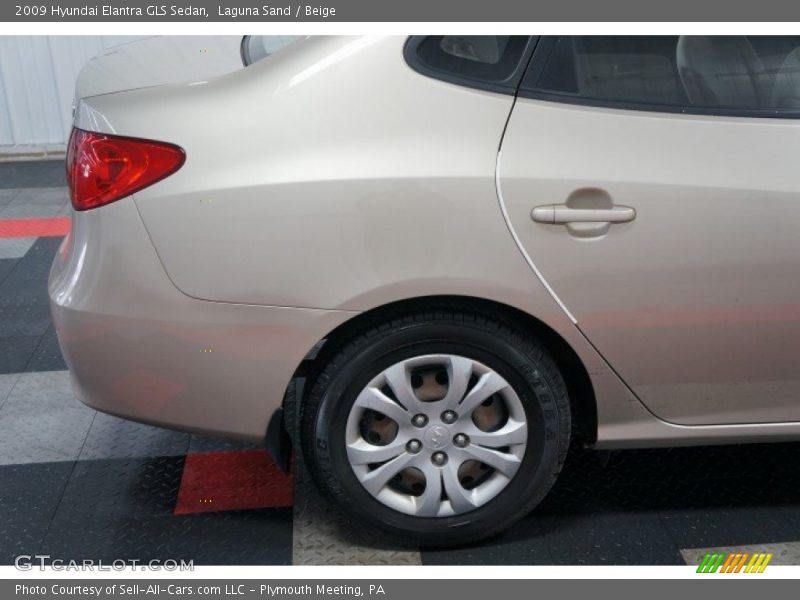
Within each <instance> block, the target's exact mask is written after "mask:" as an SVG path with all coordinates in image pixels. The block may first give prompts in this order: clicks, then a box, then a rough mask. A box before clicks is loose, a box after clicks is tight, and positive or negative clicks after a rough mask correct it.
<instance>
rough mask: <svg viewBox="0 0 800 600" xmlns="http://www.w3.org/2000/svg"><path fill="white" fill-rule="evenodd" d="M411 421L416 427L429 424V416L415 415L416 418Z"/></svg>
mask: <svg viewBox="0 0 800 600" xmlns="http://www.w3.org/2000/svg"><path fill="white" fill-rule="evenodd" d="M411 423H412V424H413V425H414V427H425V425H427V424H428V417H426V416H425V415H423V414H419V415H414V418H412V419H411Z"/></svg>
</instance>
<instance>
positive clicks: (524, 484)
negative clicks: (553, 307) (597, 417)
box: [300, 310, 571, 547]
mask: <svg viewBox="0 0 800 600" xmlns="http://www.w3.org/2000/svg"><path fill="white" fill-rule="evenodd" d="M435 353H450V354H459V355H462V356H467V357H469V358H472V359H474V360H478V361H480V362H482V363H483V364H485V365H487V366H488V367H490V368H491V369H493V370H495V371H496V372H497V373H499V374H500V375H501V376H503V377H504V378H505V379H506V381H507V382H508V383H509V384H510V385H511V387H512V388H513V389H514V391H515V392H516V393H517V395H518V396H519V398H520V400H521V401H522V404H523V406H524V409H525V412H526V416H527V419H528V442H527V447H526V450H525V455H524V457H523V459H522V464H521V466H520V467H519V470H518V471H517V473H516V475H515V476H514V477H513V479H512V480H511V481H510V482H509V483H508V485H507V486H506V488H505V489H503V491H501V492H500V493H499V494H498V495H497V496H496V497H495V498H493V499H492V500H490V501H489V502H488V503H487V504H485V505H483V506H481V507H479V508H477V509H475V510H472V511H470V512H466V513H463V514H458V515H454V516H450V517H438V518H422V517H415V516H412V515H407V514H403V513H400V512H397V511H395V510H393V509H391V508H389V507H387V506H385V505H384V504H382V503H381V502H380V501H378V500H377V499H375V498H374V497H373V496H372V495H371V494H370V493H369V492H367V491H366V490H365V489H364V488H363V487H362V485H361V483H360V482H359V481H358V479H357V478H356V476H355V475H354V473H353V471H352V468H351V467H350V463H349V462H348V460H347V454H346V448H345V443H344V439H345V437H344V436H345V426H346V422H347V417H348V414H349V412H350V408H351V406H352V404H353V402H354V401H355V398H356V396H357V395H358V393H359V392H360V391H361V390H362V389H363V387H364V386H365V385H366V384H367V383H368V382H369V381H370V380H371V379H372V378H373V377H374V376H375V375H376V374H378V373H380V371H382V370H383V369H385V368H387V367H388V366H390V365H392V364H394V363H396V362H398V361H400V360H403V359H405V358H409V357H411V356H418V355H422V354H435ZM306 396H307V397H306V398H305V401H304V403H303V405H302V407H301V422H300V434H301V436H300V437H301V446H302V449H303V453H304V456H305V460H306V464H307V466H308V468H309V471H310V473H311V475H312V477H313V479H314V481H315V482H316V484H317V485H318V487H319V488H320V489H321V491H322V492H323V494H324V495H325V496H327V497H328V498H329V499H331V500H333V501H334V502H335V503H336V504H338V505H339V507H340V508H341V509H342V511H344V513H345V514H346V515H347V516H348V517H349V519H350V520H351V521H352V522H354V523H356V524H358V525H361V526H362V527H366V528H368V530H370V531H371V532H373V533H375V532H376V531H377V532H382V533H383V534H384V535H388V536H389V538H390V539H391V540H392V541H394V542H397V543H401V544H404V545H406V544H413V545H418V546H423V547H433V546H453V545H460V544H465V543H468V542H474V541H477V540H480V539H483V538H486V537H489V536H492V535H495V534H497V533H499V532H501V531H503V530H504V529H506V528H508V527H509V526H510V525H511V524H512V523H514V522H515V521H517V520H518V519H520V518H522V517H523V516H525V515H526V514H527V513H529V512H530V511H531V510H532V509H533V508H534V507H535V506H536V505H537V504H539V502H540V501H541V500H542V499H543V498H544V497H545V495H546V494H547V492H548V491H549V490H550V488H551V486H552V485H553V482H554V481H555V479H556V477H557V476H558V473H559V471H560V470H561V467H562V464H563V462H564V459H565V457H566V454H567V450H568V448H569V441H570V429H571V417H570V403H569V398H568V396H567V390H566V386H565V384H564V380H563V378H562V376H561V374H560V373H559V371H558V369H557V367H556V365H555V363H554V362H553V360H552V359H551V358H550V356H549V355H548V354H547V352H546V351H545V350H544V349H543V347H542V346H541V345H540V344H539V343H538V342H537V341H536V339H535V338H533V337H532V336H530V335H527V334H526V333H525V331H524V325H523V324H522V323H519V322H516V321H515V320H514V319H511V318H508V317H506V316H504V315H503V314H501V313H500V314H497V315H492V316H486V315H481V314H477V313H475V312H471V311H469V310H437V311H425V312H417V313H412V314H405V315H403V316H401V317H400V316H398V317H395V318H387V319H386V320H385V321H383V322H381V323H379V324H376V325H373V326H372V327H371V328H369V329H367V330H363V331H361V332H360V333H358V334H356V335H355V336H354V337H353V338H352V339H350V340H349V341H348V342H346V343H343V344H342V345H341V346H340V347H339V348H338V349H336V350H334V351H333V352H332V353H329V355H328V358H327V360H326V361H325V364H324V365H323V366H322V367H321V370H320V371H319V373H318V375H317V376H316V377H315V378H314V380H313V382H312V383H311V385H310V390H309V391H308V393H307V394H306Z"/></svg>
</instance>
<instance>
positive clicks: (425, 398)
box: [50, 36, 800, 544]
mask: <svg viewBox="0 0 800 600" xmlns="http://www.w3.org/2000/svg"><path fill="white" fill-rule="evenodd" d="M165 60H166V58H165ZM99 61H100V62H99V64H98V63H97V62H96V63H94V64H93V66H91V67H90V68H87V69H86V70H85V71H84V73H83V74H82V76H81V79H80V81H79V84H78V90H79V93H78V103H77V106H76V114H75V130H74V132H73V135H72V139H71V142H70V147H69V156H68V161H67V162H68V165H67V167H68V176H69V181H70V186H71V193H72V203H73V205H74V208H75V211H74V213H73V230H72V232H71V234H70V235H69V237H68V238H67V239H66V240H65V242H64V245H63V246H62V249H61V251H60V253H59V255H58V256H57V258H56V261H55V264H54V266H53V270H52V275H51V280H50V295H51V298H52V306H53V312H54V316H55V320H56V323H57V328H58V333H59V338H60V341H61V344H62V347H63V350H64V354H65V356H66V360H67V362H68V364H69V367H70V369H71V371H72V374H73V378H74V382H75V385H76V388H77V390H78V391H79V393H80V394H81V396H82V397H83V399H84V400H85V401H86V402H87V403H88V404H89V405H91V406H93V407H95V408H97V409H99V410H103V411H107V412H110V413H113V414H116V415H120V416H123V417H127V418H130V419H135V420H138V421H143V422H147V423H152V424H156V425H163V426H167V427H174V428H179V429H185V430H189V431H196V432H206V433H212V434H218V435H224V436H230V437H234V438H240V439H244V440H263V439H264V438H265V436H266V438H267V443H268V446H269V447H270V448H271V449H272V450H273V452H274V453H275V454H276V456H277V457H278V459H279V460H281V461H283V460H285V456H286V452H287V446H286V442H285V441H284V439H285V437H286V436H285V434H284V433H283V432H284V431H285V430H289V431H290V432H291V433H292V434H293V437H294V444H295V447H298V446H299V447H300V448H302V451H303V453H304V456H305V457H306V460H307V463H308V465H309V468H310V470H311V472H312V475H313V477H314V478H315V480H316V482H317V484H318V485H319V486H320V488H321V489H322V490H323V491H324V492H326V494H327V496H328V497H329V498H331V499H332V500H334V501H335V502H337V503H338V504H339V505H340V506H341V508H342V509H343V510H344V511H346V512H347V513H348V514H349V515H350V517H351V518H352V519H353V520H355V521H356V522H358V523H360V524H362V525H364V526H366V527H370V528H374V529H378V530H381V531H384V532H388V533H389V534H391V535H392V536H393V537H394V538H395V539H399V540H404V541H407V542H417V543H422V544H455V543H461V542H465V541H469V540H475V539H478V538H480V537H483V536H487V535H491V534H493V533H495V532H498V531H500V530H502V529H503V528H505V527H508V526H509V524H511V523H512V522H514V521H515V520H516V519H518V518H520V517H521V516H522V515H524V514H525V513H526V512H527V511H529V510H530V509H532V508H533V507H534V506H536V504H537V503H538V502H539V501H540V500H541V499H542V498H543V497H544V496H545V494H546V493H547V491H548V489H549V488H550V486H551V484H552V483H553V481H554V480H555V478H556V476H557V475H558V473H559V470H560V469H561V466H562V463H563V462H564V460H565V456H566V454H567V449H568V447H569V446H570V444H571V443H584V444H589V445H593V446H594V447H597V448H625V447H647V446H667V445H686V444H706V443H729V442H746V441H766V440H783V439H800V368H799V366H800V246H799V244H800V241H798V240H800V237H798V233H799V232H800V169H798V161H799V160H800V143H799V141H800V121H798V120H797V118H798V117H800V37H685V36H680V37H677V36H676V37H594V36H591V37H554V38H546V37H544V38H536V37H524V36H520V37H516V36H512V37H508V36H485V37H471V36H430V37H411V38H408V39H406V38H396V37H363V38H348V37H333V38H310V39H305V40H301V41H297V42H295V43H293V44H291V45H290V46H289V47H287V48H286V49H284V50H282V51H281V52H279V53H277V54H275V55H273V56H270V57H268V58H266V59H264V60H262V61H259V62H257V63H255V64H252V65H250V66H248V67H247V68H241V69H238V70H236V71H235V72H233V73H230V74H227V75H224V76H221V77H217V78H211V79H209V80H201V81H195V82H192V83H188V84H172V85H154V86H150V87H138V88H136V86H129V87H130V88H135V89H129V87H126V86H122V88H123V89H119V88H120V86H119V85H117V84H116V83H115V82H116V79H115V77H114V74H113V72H111V69H104V68H103V59H99ZM118 63H119V60H118V59H117V64H118ZM298 378H304V380H305V385H304V386H303V393H302V394H300V393H298V391H297V387H296V386H295V384H294V383H293V382H294V381H296V380H298ZM295 415H297V418H296V419H295Z"/></svg>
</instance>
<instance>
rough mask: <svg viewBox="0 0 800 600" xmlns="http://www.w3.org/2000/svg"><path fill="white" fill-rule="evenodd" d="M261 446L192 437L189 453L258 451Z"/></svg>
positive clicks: (202, 436) (213, 438) (205, 437)
mask: <svg viewBox="0 0 800 600" xmlns="http://www.w3.org/2000/svg"><path fill="white" fill-rule="evenodd" d="M262 448H264V445H263V444H248V443H247V442H238V441H235V440H226V439H222V438H215V437H211V436H205V435H193V436H192V437H191V441H190V442H189V452H234V451H239V450H259V449H262Z"/></svg>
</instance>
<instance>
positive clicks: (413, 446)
mask: <svg viewBox="0 0 800 600" xmlns="http://www.w3.org/2000/svg"><path fill="white" fill-rule="evenodd" d="M406 449H407V450H408V451H409V452H411V453H412V454H416V453H417V452H419V451H420V450H421V449H422V442H420V441H419V440H409V442H408V443H407V444H406Z"/></svg>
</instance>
